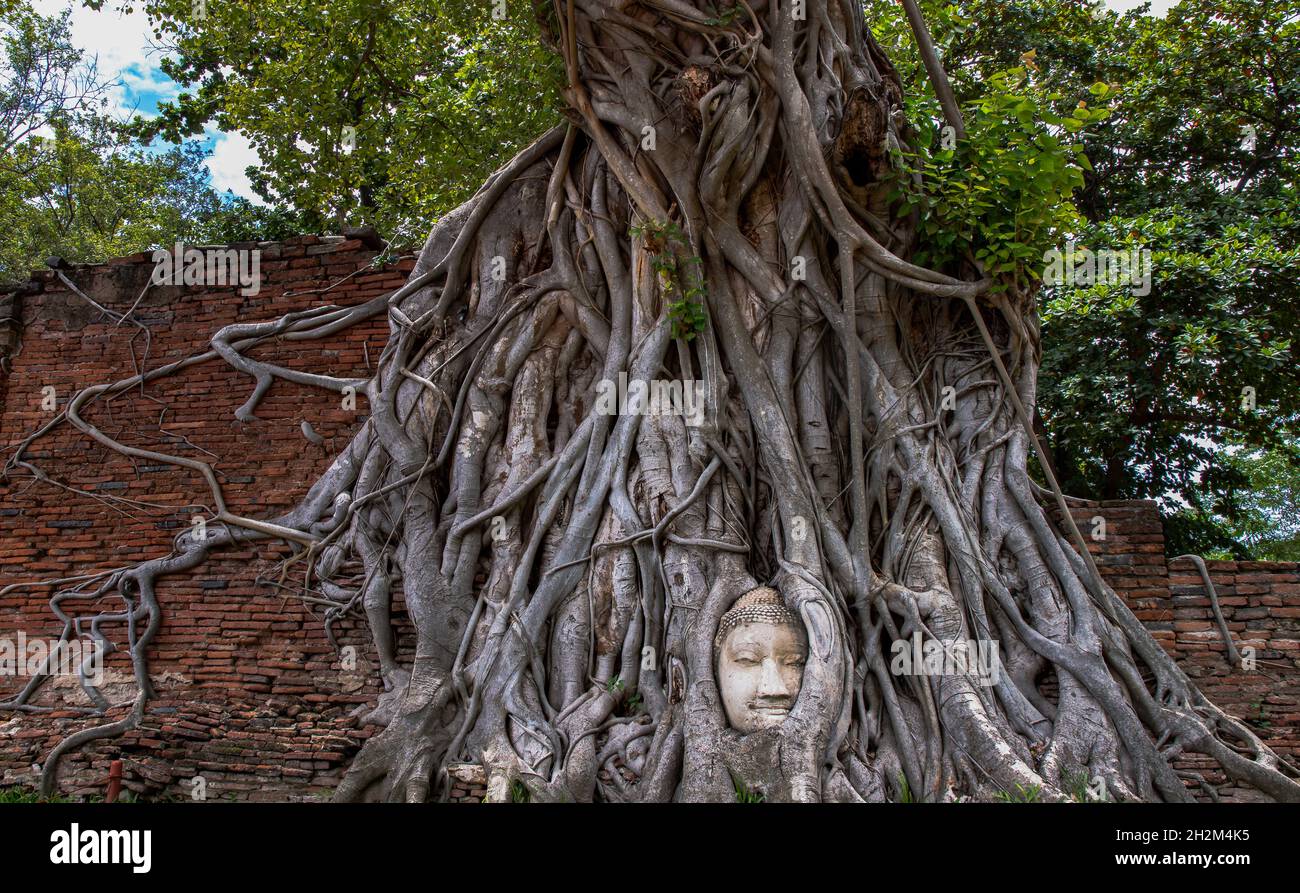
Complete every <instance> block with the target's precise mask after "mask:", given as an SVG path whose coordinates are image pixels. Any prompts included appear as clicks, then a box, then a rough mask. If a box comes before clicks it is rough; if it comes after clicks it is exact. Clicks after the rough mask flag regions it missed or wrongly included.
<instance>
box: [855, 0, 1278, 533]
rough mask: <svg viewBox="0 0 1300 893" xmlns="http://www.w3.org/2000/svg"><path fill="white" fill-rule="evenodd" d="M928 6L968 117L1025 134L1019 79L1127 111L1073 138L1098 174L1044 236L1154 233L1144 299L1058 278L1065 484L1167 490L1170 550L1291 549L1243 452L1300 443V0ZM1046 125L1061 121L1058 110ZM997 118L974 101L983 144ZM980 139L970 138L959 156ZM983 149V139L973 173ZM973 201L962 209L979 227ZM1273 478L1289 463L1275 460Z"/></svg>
mask: <svg viewBox="0 0 1300 893" xmlns="http://www.w3.org/2000/svg"><path fill="white" fill-rule="evenodd" d="M921 3H922V10H923V12H924V14H925V17H926V20H927V21H928V22H929V23H930V26H931V29H932V31H933V33H934V36H935V40H936V42H937V43H938V45H939V47H940V50H941V53H942V55H943V57H944V60H945V65H946V68H947V70H948V72H949V75H950V76H951V78H952V80H953V86H954V89H955V91H956V93H957V96H958V99H959V101H960V102H961V103H962V104H963V107H964V108H965V109H966V110H967V115H968V116H972V109H973V108H975V107H976V106H982V107H983V108H990V107H991V108H992V109H993V110H994V111H998V114H997V115H996V116H995V117H994V119H992V120H990V121H988V129H989V130H990V131H992V132H993V133H996V132H997V130H998V127H1000V126H1003V127H1011V128H1014V126H1015V123H1014V121H1013V119H1014V117H1015V115H1014V112H1015V108H1016V106H1015V102H1016V100H1015V99H1013V98H1012V94H1013V93H1016V92H1019V93H1023V94H1027V96H1026V98H1027V99H1029V100H1031V104H1036V105H1037V107H1038V108H1042V107H1043V100H1045V99H1046V97H1048V96H1052V95H1059V96H1064V97H1075V96H1085V91H1086V90H1087V89H1088V88H1089V86H1090V85H1092V84H1097V83H1105V84H1110V85H1113V87H1114V88H1115V89H1114V90H1113V92H1111V93H1109V95H1107V96H1106V99H1105V103H1106V105H1107V107H1108V108H1109V110H1110V115H1109V116H1108V117H1106V118H1105V119H1104V120H1095V121H1089V122H1088V126H1087V127H1085V128H1083V129H1081V130H1079V132H1077V133H1074V134H1070V138H1071V140H1072V142H1073V143H1074V144H1077V145H1079V146H1081V147H1082V151H1083V155H1084V156H1085V157H1086V158H1087V159H1088V161H1089V162H1090V163H1091V168H1092V169H1091V170H1088V169H1086V168H1085V169H1084V171H1083V175H1082V187H1081V188H1078V189H1076V190H1075V191H1074V194H1073V196H1072V201H1073V205H1074V207H1075V208H1077V210H1078V214H1079V219H1078V221H1077V222H1076V223H1074V224H1069V225H1067V224H1066V222H1065V221H1064V219H1062V220H1060V221H1057V225H1056V227H1055V228H1056V229H1057V230H1058V231H1059V235H1058V236H1057V238H1058V239H1059V241H1058V242H1057V243H1056V244H1054V245H1053V244H1051V243H1052V241H1053V240H1052V238H1051V237H1050V236H1049V237H1048V238H1047V239H1046V244H1047V245H1048V246H1049V247H1054V248H1059V249H1064V248H1065V247H1066V246H1065V241H1066V239H1067V238H1068V237H1073V241H1074V242H1075V243H1076V244H1077V245H1079V246H1088V247H1089V248H1091V249H1093V250H1097V249H1115V250H1123V249H1125V248H1144V249H1146V250H1149V251H1150V252H1151V264H1152V271H1153V280H1154V281H1153V282H1152V287H1151V291H1150V293H1149V294H1146V295H1138V294H1135V293H1134V289H1132V288H1129V287H1127V286H1119V285H1106V284H1102V285H1091V286H1079V285H1052V286H1050V287H1047V288H1044V289H1043V290H1042V293H1041V317H1042V334H1043V351H1044V354H1043V365H1042V370H1041V373H1040V381H1039V400H1038V406H1039V412H1040V415H1041V421H1042V423H1043V426H1044V428H1045V430H1046V432H1047V440H1048V444H1049V446H1050V449H1051V451H1052V456H1053V462H1054V465H1055V466H1056V471H1057V474H1058V476H1059V477H1060V478H1061V483H1062V486H1063V487H1064V488H1065V490H1066V491H1067V492H1070V493H1074V494H1077V495H1080V496H1090V497H1094V498H1105V499H1134V498H1150V499H1157V500H1160V501H1161V504H1162V510H1163V512H1164V515H1165V519H1166V534H1167V537H1168V545H1169V548H1170V549H1171V550H1177V551H1176V552H1175V554H1177V553H1179V552H1210V553H1218V554H1225V555H1235V556H1237V557H1242V558H1247V557H1271V556H1273V555H1277V554H1293V553H1289V552H1285V551H1282V552H1279V551H1276V550H1277V549H1284V548H1285V547H1284V545H1282V544H1284V543H1285V541H1286V540H1287V537H1288V536H1289V534H1287V533H1286V531H1283V530H1279V533H1278V534H1277V536H1272V535H1269V534H1265V533H1264V532H1263V531H1262V530H1260V529H1258V528H1256V527H1251V526H1250V525H1251V524H1253V523H1254V522H1252V521H1248V520H1246V519H1247V518H1248V517H1250V516H1251V513H1252V509H1251V507H1250V506H1251V499H1252V497H1251V495H1250V494H1251V492H1252V491H1253V489H1254V488H1255V487H1256V486H1258V485H1260V481H1259V480H1258V479H1255V480H1254V482H1253V483H1252V474H1251V471H1250V468H1249V467H1248V466H1249V465H1250V464H1251V463H1252V462H1255V461H1258V460H1259V459H1260V457H1263V456H1265V455H1269V454H1271V453H1273V452H1274V451H1277V450H1281V451H1282V453H1283V454H1284V457H1296V454H1295V452H1294V451H1292V450H1288V449H1286V447H1285V444H1286V443H1288V442H1292V441H1293V440H1294V439H1295V438H1296V437H1297V435H1300V430H1298V428H1300V425H1298V424H1297V420H1300V364H1298V363H1296V362H1295V358H1294V347H1293V341H1294V333H1295V332H1296V331H1300V277H1297V276H1295V275H1294V270H1295V269H1296V268H1297V264H1296V262H1297V260H1298V259H1300V258H1297V254H1296V251H1297V247H1298V242H1297V236H1298V235H1300V227H1297V221H1300V207H1297V203H1298V200H1297V194H1296V185H1295V184H1296V183H1297V181H1298V180H1300V177H1298V176H1297V175H1298V174H1300V171H1298V170H1297V167H1298V166H1300V125H1298V124H1297V122H1298V121H1300V88H1298V87H1297V85H1300V0H1280V2H1277V3H1269V4H1263V3H1258V2H1255V0H1223V2H1219V0H1213V2H1212V0H1183V2H1182V3H1180V4H1178V5H1176V6H1174V7H1173V8H1172V9H1171V10H1170V11H1169V13H1168V14H1167V15H1166V16H1165V17H1164V18H1157V17H1153V16H1148V15H1143V14H1141V13H1139V12H1129V13H1124V14H1120V13H1116V12H1113V11H1108V10H1106V9H1104V8H1103V7H1101V6H1100V5H1096V4H1092V3H1087V2H1060V0H1017V2H1015V3H1006V2H1004V0H958V2H947V0H921ZM872 15H873V17H874V18H873V28H874V29H875V31H876V33H877V36H878V37H879V38H880V40H881V42H882V43H883V44H884V46H885V49H886V51H887V52H888V53H889V54H890V57H891V59H892V60H893V61H894V63H895V65H896V67H897V68H898V70H899V73H900V76H901V77H902V78H903V82H904V85H905V87H906V88H907V90H908V92H909V93H910V94H912V95H913V96H915V97H916V98H915V99H913V100H912V103H913V105H914V106H915V107H918V108H921V109H922V110H926V109H928V111H922V113H921V114H920V115H919V117H918V118H917V119H918V120H919V121H923V122H929V125H928V129H929V130H930V131H931V132H932V133H933V130H934V126H935V125H934V122H936V121H937V120H938V119H937V111H936V109H937V106H936V104H935V103H934V100H933V98H932V96H931V91H930V87H929V84H928V83H927V80H926V76H925V72H924V70H923V69H922V67H921V66H920V63H919V60H918V58H917V55H916V52H915V49H914V47H913V46H912V44H913V41H912V38H911V35H910V33H909V32H908V30H907V24H906V21H905V20H904V18H903V16H902V14H901V11H899V10H897V9H896V8H894V7H893V6H892V5H889V4H886V5H885V6H884V7H882V8H880V9H879V10H877V9H875V8H873V10H872ZM1022 68H1023V69H1026V70H1027V86H1022V87H1018V88H1016V90H1014V91H1003V95H999V91H998V89H997V88H995V87H994V86H993V85H994V83H995V81H994V79H995V77H997V76H998V75H999V73H1000V72H1005V71H1007V70H1008V69H1012V70H1014V69H1022ZM990 94H992V98H991V99H990ZM1085 99H1086V101H1087V102H1088V104H1089V107H1092V106H1094V105H1096V102H1095V100H1093V99H1092V98H1090V97H1086V96H1085ZM990 104H991V105H990ZM1048 104H1049V105H1050V104H1051V103H1050V101H1048ZM1052 108H1053V110H1054V111H1055V113H1056V114H1058V115H1059V114H1063V109H1062V108H1061V106H1059V105H1056V106H1052ZM915 114H916V113H914V115H915ZM978 114H982V113H975V115H976V116H977V115H978ZM1034 114H1036V113H1034V112H1030V117H1032V116H1033V115H1034ZM999 122H1001V123H999ZM1041 125H1042V126H1046V127H1050V125H1048V124H1047V120H1046V119H1045V118H1044V119H1042V122H1041ZM1070 126H1071V127H1073V126H1074V125H1070ZM981 127H982V126H981V125H980V124H979V122H978V120H977V119H976V117H975V116H972V117H971V123H970V129H971V131H972V139H975V138H976V137H977V135H978V134H979V133H980V132H981ZM1026 136H1028V135H1027V134H1026ZM1251 136H1253V139H1250V137H1251ZM935 140H936V137H934V136H933V135H932V136H931V137H930V141H931V144H933V142H934V141H935ZM993 145H994V146H998V145H1002V144H1000V143H997V142H994V143H993ZM1030 145H1031V146H1032V145H1033V143H1030ZM963 151H964V152H967V153H969V152H971V151H972V149H971V147H961V146H959V147H958V148H957V151H956V153H955V154H956V155H957V156H958V157H960V156H961V153H962V152H963ZM988 156H989V153H988V152H987V151H985V152H981V153H979V155H978V156H977V157H976V160H975V167H974V168H973V169H972V170H979V169H980V168H981V166H982V165H984V164H987V163H988ZM931 157H932V158H933V156H931ZM993 157H994V158H996V157H997V156H996V154H994V156H993ZM981 159H982V160H981ZM1064 160H1065V162H1066V163H1067V164H1068V163H1070V156H1069V155H1068V154H1067V155H1066V156H1065V158H1064ZM953 173H954V174H957V175H958V176H959V178H960V177H962V176H964V180H962V179H959V180H958V181H957V182H962V183H963V185H969V184H970V183H971V182H974V183H975V185H978V184H979V181H978V180H974V178H973V175H972V173H970V172H967V173H965V174H964V175H963V174H962V173H961V172H960V171H955V170H954V171H953ZM994 182H996V181H994ZM1044 182H1045V189H1044V196H1045V197H1048V198H1050V194H1051V193H1050V189H1051V188H1052V187H1051V185H1050V178H1048V180H1046V181H1044ZM927 191H929V187H927ZM934 192H935V193H936V194H938V195H941V196H943V197H947V196H948V195H949V192H950V190H939V189H937V188H936V189H935V190H934ZM969 193H970V190H966V191H965V192H961V193H959V197H960V196H965V195H967V194H969ZM1013 194H1014V193H1013ZM1031 197H1032V195H1031ZM978 199H979V196H978V195H973V196H972V198H971V200H970V201H967V202H964V203H959V204H958V205H957V208H956V210H955V211H954V210H953V208H952V207H951V206H950V207H949V208H948V209H947V210H946V211H945V213H946V214H947V215H948V216H949V217H950V218H951V219H953V220H956V221H957V222H959V223H961V222H965V221H970V220H972V219H975V220H977V221H978V220H979V218H978V216H977V214H978V212H979V211H980V210H981V208H980V206H979V204H978ZM1039 207H1048V204H1047V203H1044V204H1040V205H1039ZM1058 207H1059V208H1064V205H1063V204H1062V205H1059V206H1058ZM932 213H933V211H932ZM991 214H992V216H990V217H986V218H985V220H986V222H988V223H990V224H991V225H992V230H991V232H992V235H991V238H992V240H993V242H992V243H991V244H989V245H987V246H985V253H986V256H987V257H990V258H992V259H993V263H995V264H997V265H1003V266H1004V267H1005V265H1007V264H1009V263H1011V262H1012V261H1015V260H1025V259H1028V260H1029V262H1030V263H1031V264H1032V262H1033V258H1032V254H1031V253H1030V252H1029V251H1028V250H1027V249H1026V250H1024V251H1023V252H1022V253H1020V254H1019V255H1017V254H1016V252H1015V251H1014V246H1015V244H1016V240H1015V239H1012V240H1011V245H1012V247H1013V250H1012V252H1011V253H1010V254H1008V253H1007V251H1006V250H1005V249H999V247H998V246H997V243H998V242H999V241H1000V240H1005V237H1006V234H1007V232H1008V230H1007V224H1006V216H1007V215H1006V214H1005V212H1002V211H1000V210H999V209H996V208H995V209H993V210H992V212H991ZM999 214H1001V215H1002V220H1001V221H999V219H998V215H999ZM1010 216H1011V217H1013V218H1016V217H1017V215H1016V214H1014V213H1012V214H1011V215H1010ZM966 225H967V227H968V229H967V230H966V231H965V232H968V233H969V234H970V235H971V236H973V237H975V238H976V239H978V238H979V237H980V236H979V234H978V233H977V232H976V231H975V229H974V226H973V225H972V224H969V223H967V224H966ZM999 227H1000V228H999ZM934 228H935V227H934V225H933V224H931V230H930V232H931V233H932V232H933V229H934ZM1050 229H1051V227H1042V226H1040V227H1037V228H1036V230H1035V231H1036V232H1038V233H1044V232H1049V230H1050ZM955 238H956V240H957V244H956V252H954V251H953V250H952V248H951V247H948V246H945V250H946V251H947V252H948V254H947V258H949V259H950V258H951V257H952V255H953V254H954V253H957V252H960V251H963V250H977V249H971V248H970V244H969V242H973V241H974V240H969V242H968V241H967V240H966V239H965V235H964V234H963V232H958V233H956V237H955ZM1039 244H1043V243H1042V242H1040V243H1039ZM937 259H942V258H937ZM1027 272H1029V273H1032V272H1034V270H1033V268H1032V266H1031V267H1029V269H1028V271H1027ZM1244 387H1253V388H1255V389H1256V393H1257V406H1256V408H1255V409H1253V410H1251V409H1243V407H1242V402H1241V396H1242V389H1243V388H1244ZM1294 461H1297V460H1296V459H1295V458H1285V459H1284V464H1291V463H1293V462H1294ZM1270 474H1271V476H1272V478H1273V479H1276V478H1277V474H1276V466H1275V467H1274V470H1273V472H1271V473H1270ZM1255 517H1256V519H1258V518H1259V516H1258V515H1256V516H1255ZM1269 517H1273V518H1276V517H1278V515H1277V513H1276V512H1274V513H1272V515H1270V516H1269ZM1249 531H1253V532H1249ZM1252 537H1253V538H1252ZM1270 550H1272V551H1270Z"/></svg>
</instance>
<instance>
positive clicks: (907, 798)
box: [898, 772, 916, 803]
mask: <svg viewBox="0 0 1300 893" xmlns="http://www.w3.org/2000/svg"><path fill="white" fill-rule="evenodd" d="M898 802H899V803H915V802H916V798H915V797H913V796H912V787H911V785H909V784H908V783H907V776H906V775H904V774H903V773H902V772H899V773H898Z"/></svg>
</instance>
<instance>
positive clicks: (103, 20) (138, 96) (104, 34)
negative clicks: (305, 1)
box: [33, 0, 1174, 204]
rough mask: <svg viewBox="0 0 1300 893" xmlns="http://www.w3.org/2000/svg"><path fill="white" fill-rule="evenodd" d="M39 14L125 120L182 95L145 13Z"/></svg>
mask: <svg viewBox="0 0 1300 893" xmlns="http://www.w3.org/2000/svg"><path fill="white" fill-rule="evenodd" d="M1142 2H1143V0H1106V5H1107V6H1109V7H1110V8H1111V9H1120V10H1124V9H1132V8H1133V7H1135V6H1140V5H1141V4H1142ZM1173 2H1174V0H1152V4H1151V7H1152V12H1153V13H1155V14H1156V15H1163V14H1164V13H1165V11H1166V10H1167V9H1168V8H1169V7H1170V6H1171V5H1172V4H1173ZM33 3H34V5H35V7H36V9H37V10H38V11H39V12H41V13H42V14H44V15H52V14H55V13H58V12H61V11H62V10H64V9H67V8H68V7H69V6H71V8H72V39H73V42H74V43H75V44H76V45H77V46H78V47H80V48H81V49H83V50H85V51H86V53H87V54H88V55H90V56H95V57H96V58H97V59H98V61H99V70H100V74H101V75H103V76H105V77H109V78H115V79H117V81H118V82H119V86H118V87H117V88H116V89H115V90H114V94H113V101H114V103H115V104H116V106H117V110H118V112H119V114H122V115H124V116H125V115H129V114H130V113H132V112H133V111H138V112H139V113H141V114H146V115H147V114H151V113H154V112H155V111H156V110H157V108H158V103H159V102H160V101H163V100H166V99H170V98H172V97H174V96H175V95H176V94H177V93H178V92H180V87H179V85H178V84H176V83H175V82H174V81H172V80H171V79H170V78H168V77H167V76H166V75H165V74H163V73H162V70H161V69H160V68H159V67H158V61H159V59H160V53H159V51H158V50H156V49H154V48H153V47H152V39H153V34H152V32H151V31H150V30H149V20H148V18H147V17H146V16H145V15H144V13H143V12H140V11H139V10H137V11H135V12H133V13H131V14H130V15H123V14H122V13H120V12H118V11H117V10H115V9H111V8H110V7H112V6H115V5H116V3H115V0H108V2H107V3H105V4H104V9H103V10H102V11H100V12H95V11H93V10H89V9H86V8H85V7H83V6H81V4H80V2H78V0H33ZM203 143H204V145H205V147H206V148H208V149H209V150H210V151H211V152H212V156H211V157H210V158H209V159H208V170H209V172H210V173H211V176H212V185H213V186H215V187H216V188H217V189H219V190H222V191H225V190H229V191H231V192H233V193H234V194H235V195H241V196H244V197H245V198H249V199H252V200H253V201H256V202H258V203H259V204H260V203H261V200H260V199H258V198H257V196H255V195H254V194H253V190H252V188H251V186H250V185H249V181H248V177H247V176H246V175H245V174H244V169H245V168H247V167H249V166H250V165H256V164H257V162H258V158H257V153H256V152H255V151H254V150H253V147H252V146H251V145H249V142H248V140H247V139H245V138H244V137H243V136H242V135H240V134H238V133H225V132H222V131H220V130H217V129H216V128H214V127H212V128H209V130H208V131H207V132H206V133H205V134H204V138H203Z"/></svg>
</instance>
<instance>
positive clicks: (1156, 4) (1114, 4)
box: [1106, 0, 1178, 17]
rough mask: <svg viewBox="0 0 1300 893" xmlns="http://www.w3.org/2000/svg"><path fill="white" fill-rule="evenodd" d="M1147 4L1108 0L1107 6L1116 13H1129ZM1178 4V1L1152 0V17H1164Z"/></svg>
mask: <svg viewBox="0 0 1300 893" xmlns="http://www.w3.org/2000/svg"><path fill="white" fill-rule="evenodd" d="M1145 2H1146V0H1106V6H1107V7H1108V8H1110V9H1113V10H1115V11H1116V12H1127V11H1128V10H1130V9H1136V8H1137V7H1139V6H1141V5H1142V4H1143V3H1145ZM1177 3H1178V0H1151V15H1153V16H1160V17H1163V16H1164V14H1165V13H1167V12H1168V11H1169V7H1171V6H1174V5H1176V4H1177Z"/></svg>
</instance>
